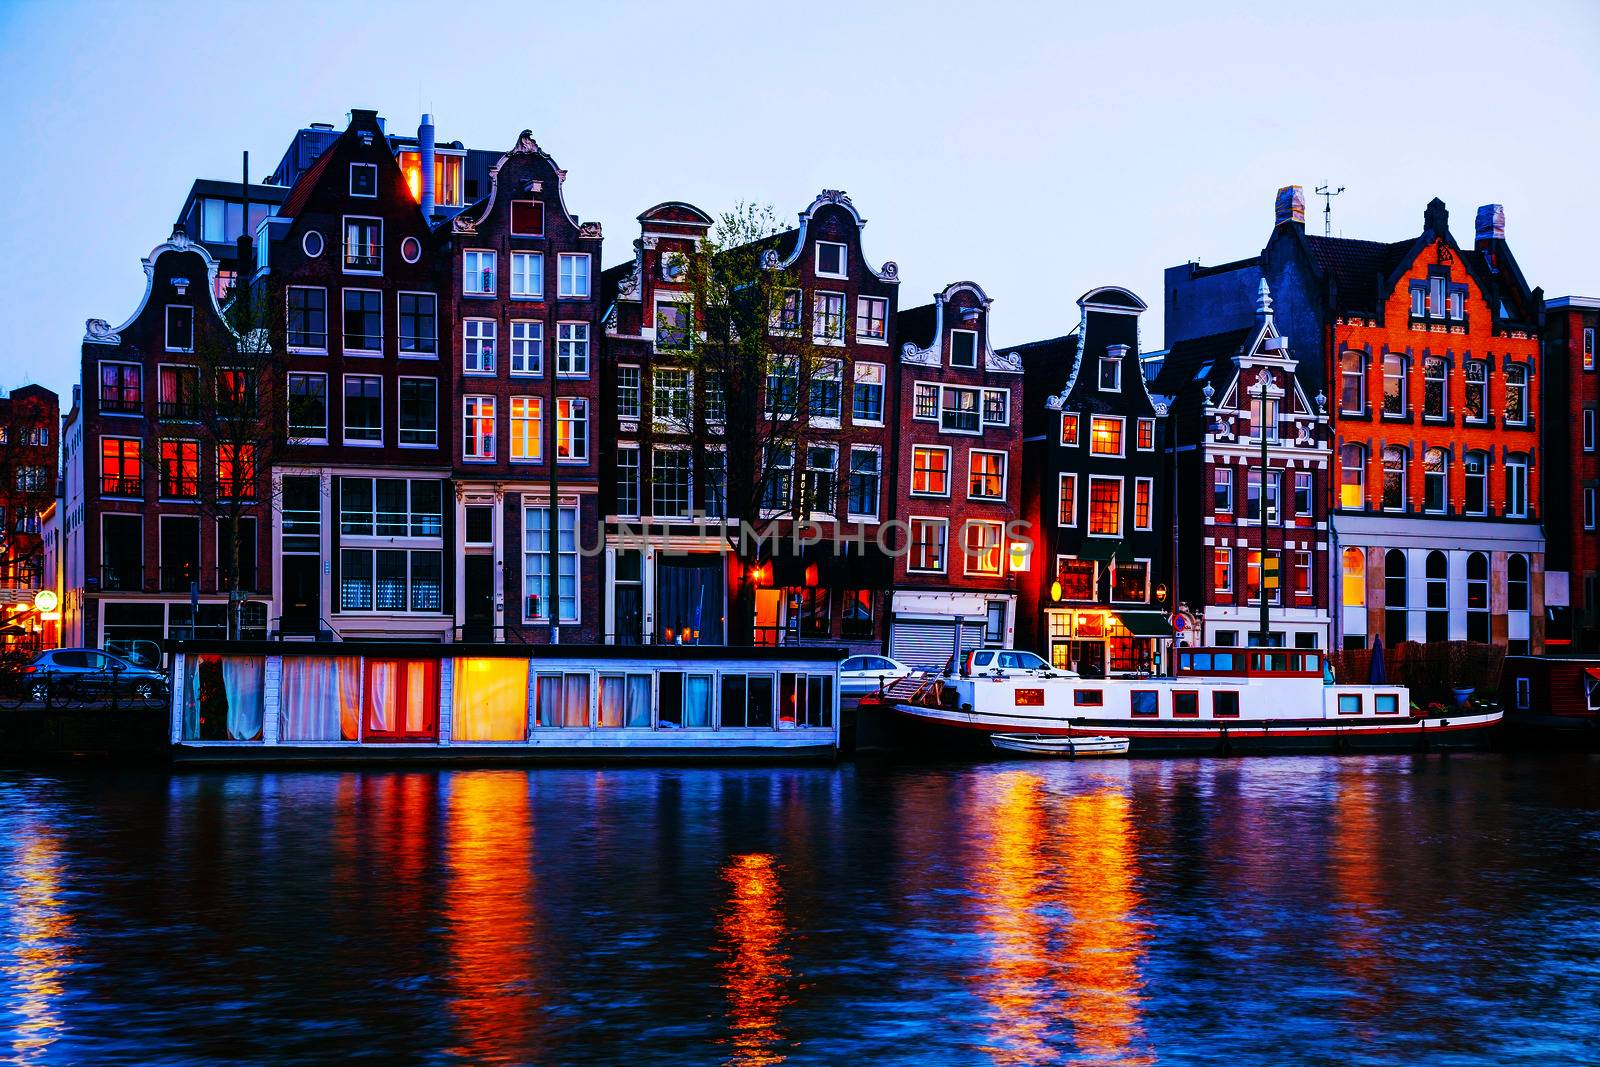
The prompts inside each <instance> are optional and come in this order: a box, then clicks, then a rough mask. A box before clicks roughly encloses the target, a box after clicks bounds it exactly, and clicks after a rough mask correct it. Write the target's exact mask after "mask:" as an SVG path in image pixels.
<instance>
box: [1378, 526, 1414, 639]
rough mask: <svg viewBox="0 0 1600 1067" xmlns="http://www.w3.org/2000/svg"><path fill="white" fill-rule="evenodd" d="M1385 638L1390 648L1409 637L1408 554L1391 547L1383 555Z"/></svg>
mask: <svg viewBox="0 0 1600 1067" xmlns="http://www.w3.org/2000/svg"><path fill="white" fill-rule="evenodd" d="M1383 601H1384V623H1383V639H1384V641H1385V642H1387V643H1388V645H1389V647H1390V648H1393V647H1394V646H1395V645H1398V644H1399V643H1400V642H1402V641H1405V640H1407V639H1408V631H1407V627H1406V554H1405V553H1404V552H1402V551H1400V550H1399V549H1398V548H1391V549H1390V550H1389V551H1388V552H1386V553H1384V556H1383Z"/></svg>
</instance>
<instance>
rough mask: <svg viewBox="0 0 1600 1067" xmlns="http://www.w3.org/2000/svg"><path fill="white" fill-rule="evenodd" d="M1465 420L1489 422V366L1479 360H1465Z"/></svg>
mask: <svg viewBox="0 0 1600 1067" xmlns="http://www.w3.org/2000/svg"><path fill="white" fill-rule="evenodd" d="M1466 366H1467V390H1466V420H1467V421H1468V422H1488V421H1489V409H1488V406H1487V404H1488V398H1489V364H1488V363H1486V362H1484V361H1483V360H1481V359H1469V360H1467V365H1466Z"/></svg>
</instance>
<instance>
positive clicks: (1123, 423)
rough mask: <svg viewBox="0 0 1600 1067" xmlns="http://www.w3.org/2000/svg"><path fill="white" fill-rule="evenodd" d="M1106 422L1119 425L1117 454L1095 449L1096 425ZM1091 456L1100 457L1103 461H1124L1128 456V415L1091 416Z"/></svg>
mask: <svg viewBox="0 0 1600 1067" xmlns="http://www.w3.org/2000/svg"><path fill="white" fill-rule="evenodd" d="M1102 419H1103V420H1105V421H1107V422H1114V423H1116V424H1117V427H1118V430H1117V450H1116V451H1115V452H1099V451H1096V449H1095V447H1094V424H1095V423H1097V422H1099V421H1101V420H1102ZM1089 455H1091V456H1099V457H1100V458H1101V459H1124V458H1126V457H1127V455H1128V417H1127V416H1126V415H1090V416H1089Z"/></svg>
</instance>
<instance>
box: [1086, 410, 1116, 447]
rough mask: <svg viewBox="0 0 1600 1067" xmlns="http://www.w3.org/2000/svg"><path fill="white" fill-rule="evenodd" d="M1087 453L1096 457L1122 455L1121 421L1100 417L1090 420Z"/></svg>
mask: <svg viewBox="0 0 1600 1067" xmlns="http://www.w3.org/2000/svg"><path fill="white" fill-rule="evenodd" d="M1089 451H1090V452H1091V453H1093V454H1094V455H1096V456H1120V455H1122V420H1121V419H1117V418H1111V417H1108V416H1101V415H1096V416H1095V417H1094V418H1093V419H1091V420H1090V421H1089Z"/></svg>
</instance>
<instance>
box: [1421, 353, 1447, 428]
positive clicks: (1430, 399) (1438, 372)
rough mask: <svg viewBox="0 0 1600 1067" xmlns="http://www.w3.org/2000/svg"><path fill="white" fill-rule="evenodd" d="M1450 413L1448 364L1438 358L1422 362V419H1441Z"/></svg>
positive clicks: (1426, 359)
mask: <svg viewBox="0 0 1600 1067" xmlns="http://www.w3.org/2000/svg"><path fill="white" fill-rule="evenodd" d="M1449 413H1450V364H1448V363H1446V362H1445V361H1444V360H1443V359H1442V358H1441V357H1439V356H1424V357H1423V360H1422V417H1423V418H1425V419H1443V418H1444V417H1445V416H1446V415H1448V414H1449Z"/></svg>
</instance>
